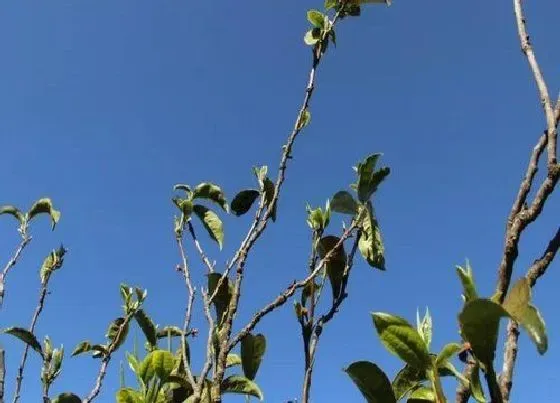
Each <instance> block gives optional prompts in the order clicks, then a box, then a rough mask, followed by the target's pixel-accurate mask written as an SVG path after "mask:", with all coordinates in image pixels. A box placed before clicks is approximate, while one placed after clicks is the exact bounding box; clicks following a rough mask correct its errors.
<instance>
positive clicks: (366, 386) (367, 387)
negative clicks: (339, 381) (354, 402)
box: [344, 361, 397, 403]
mask: <svg viewBox="0 0 560 403" xmlns="http://www.w3.org/2000/svg"><path fill="white" fill-rule="evenodd" d="M344 372H346V373H347V374H348V376H349V377H350V379H352V382H354V384H356V386H357V387H358V389H359V390H360V392H361V393H362V395H363V396H364V397H365V398H366V401H367V403H396V402H397V399H396V398H395V395H394V393H393V389H392V387H391V382H389V378H387V375H385V372H383V371H382V370H381V369H380V368H379V367H378V366H377V365H375V364H373V363H371V362H368V361H357V362H353V363H352V364H350V365H349V366H348V368H346V369H345V370H344Z"/></svg>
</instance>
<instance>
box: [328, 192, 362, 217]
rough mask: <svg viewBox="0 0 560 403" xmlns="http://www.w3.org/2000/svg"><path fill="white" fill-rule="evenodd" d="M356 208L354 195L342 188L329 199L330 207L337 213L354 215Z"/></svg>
mask: <svg viewBox="0 0 560 403" xmlns="http://www.w3.org/2000/svg"><path fill="white" fill-rule="evenodd" d="M358 208H359V206H358V203H357V202H356V200H354V197H352V195H351V194H350V193H348V192H346V191H344V190H341V191H340V192H336V193H335V195H334V196H333V198H332V201H331V209H332V211H336V212H337V213H342V214H350V215H355V214H356V213H357V212H358Z"/></svg>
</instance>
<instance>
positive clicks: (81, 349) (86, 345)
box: [72, 341, 91, 357]
mask: <svg viewBox="0 0 560 403" xmlns="http://www.w3.org/2000/svg"><path fill="white" fill-rule="evenodd" d="M90 351H91V343H90V342H89V341H82V342H81V343H79V344H78V345H77V346H76V347H75V348H74V351H72V357H74V356H76V355H78V354H83V353H87V352H90Z"/></svg>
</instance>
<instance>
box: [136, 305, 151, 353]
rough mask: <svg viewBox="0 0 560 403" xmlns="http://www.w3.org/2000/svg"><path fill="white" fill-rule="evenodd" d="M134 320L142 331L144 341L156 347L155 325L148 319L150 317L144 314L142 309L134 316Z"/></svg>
mask: <svg viewBox="0 0 560 403" xmlns="http://www.w3.org/2000/svg"><path fill="white" fill-rule="evenodd" d="M134 319H136V322H137V323H138V326H140V329H142V332H143V333H144V336H146V340H147V341H148V343H150V345H152V346H157V332H156V325H155V324H154V322H153V321H152V319H150V317H149V316H148V315H147V314H146V312H145V311H144V310H143V309H138V310H137V311H136V313H135V314H134Z"/></svg>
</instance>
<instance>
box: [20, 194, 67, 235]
mask: <svg viewBox="0 0 560 403" xmlns="http://www.w3.org/2000/svg"><path fill="white" fill-rule="evenodd" d="M38 214H48V215H49V216H50V217H51V222H52V229H53V230H54V227H56V224H57V223H58V221H59V220H60V211H58V210H55V208H54V207H53V204H52V201H51V199H49V198H43V199H39V200H37V201H36V202H35V203H33V205H32V206H31V208H30V209H29V211H28V212H27V220H28V221H31V220H32V219H33V218H34V217H36V216H37V215H38Z"/></svg>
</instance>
